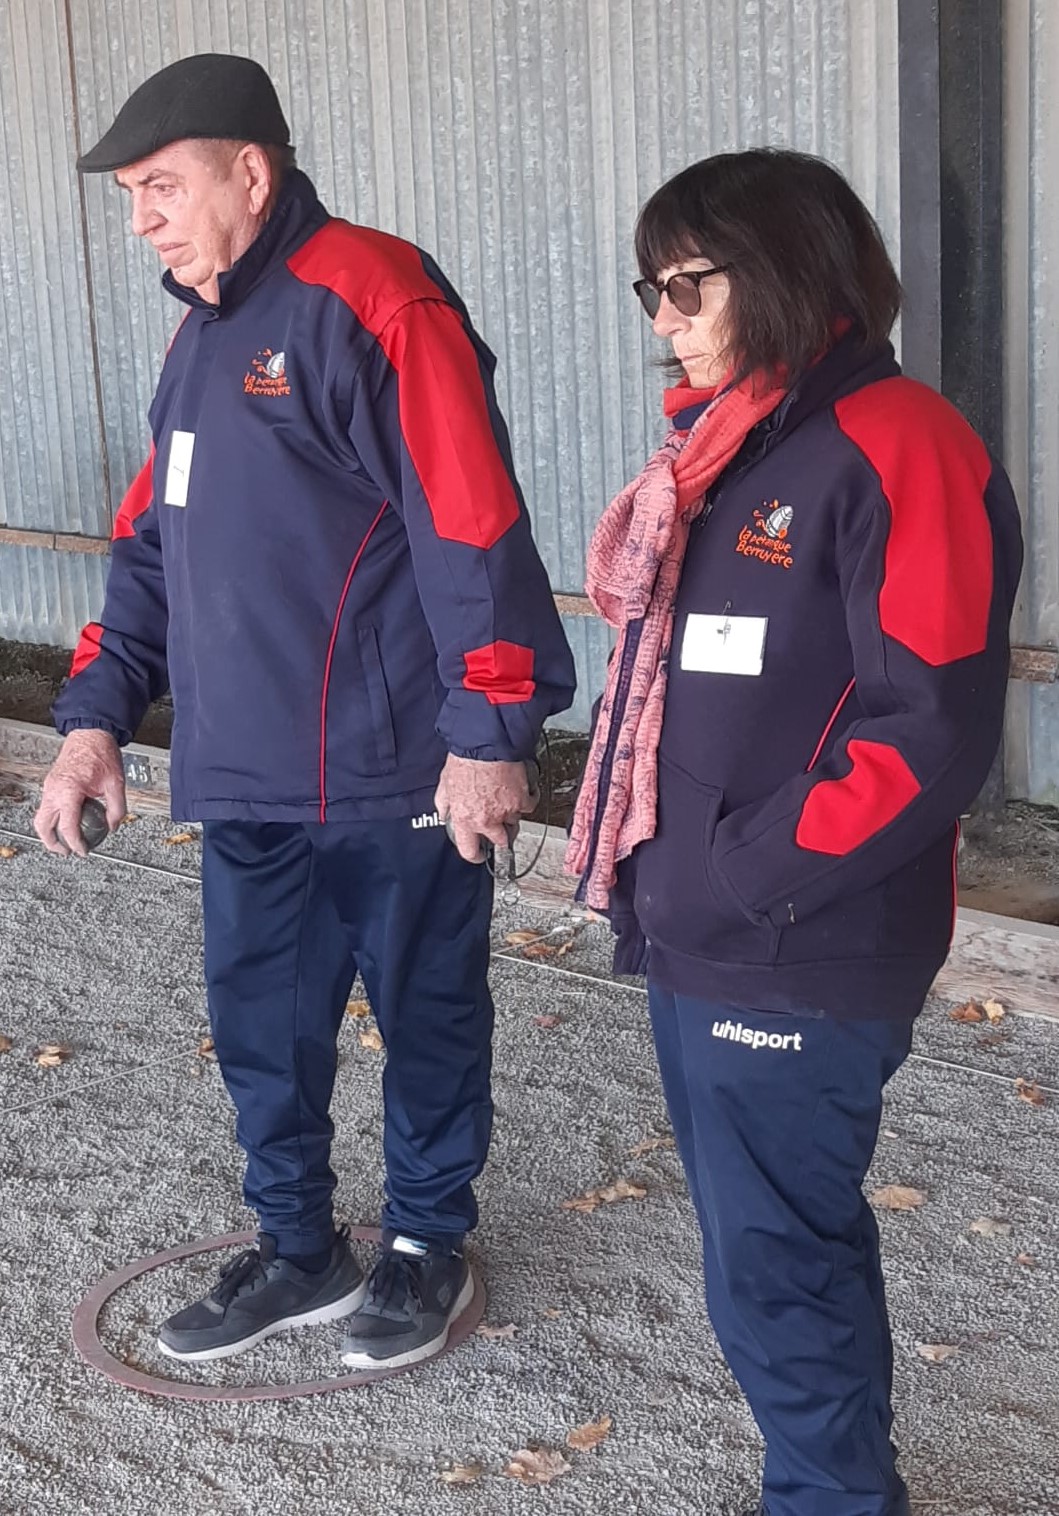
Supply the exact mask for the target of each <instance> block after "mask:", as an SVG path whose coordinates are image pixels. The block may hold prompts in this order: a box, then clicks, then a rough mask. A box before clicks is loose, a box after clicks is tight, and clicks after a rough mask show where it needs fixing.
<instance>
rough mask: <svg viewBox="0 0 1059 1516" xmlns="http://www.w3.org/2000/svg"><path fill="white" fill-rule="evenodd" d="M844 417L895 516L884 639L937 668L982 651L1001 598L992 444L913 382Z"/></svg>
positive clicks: (849, 400) (859, 399) (868, 394)
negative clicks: (990, 500)
mask: <svg viewBox="0 0 1059 1516" xmlns="http://www.w3.org/2000/svg"><path fill="white" fill-rule="evenodd" d="M835 415H836V417H837V419H838V424H839V426H840V427H841V428H842V430H843V431H844V432H845V434H846V436H847V437H849V438H850V440H851V441H852V442H854V443H856V445H857V447H859V448H860V450H861V452H862V453H863V454H864V456H865V457H866V458H867V459H868V461H869V462H870V463H871V464H872V466H873V467H874V468H875V470H876V472H877V473H878V475H879V479H880V481H881V483H882V488H883V493H884V494H885V496H886V500H887V503H888V504H889V507H890V536H889V540H888V542H887V545H886V565H885V575H884V579H883V584H882V588H881V590H880V592H879V621H880V624H881V626H882V629H883V631H884V632H885V633H886V635H887V636H888V637H892V638H894V640H895V641H897V642H900V643H901V644H902V645H903V646H904V647H907V648H909V649H910V650H911V651H912V652H913V653H915V654H917V656H918V657H920V658H922V659H923V661H924V662H925V663H929V664H932V665H933V666H935V667H937V666H938V665H940V664H943V663H953V662H955V661H956V659H958V658H967V657H970V656H971V655H972V654H975V653H980V652H982V650H983V649H984V648H985V645H986V636H987V631H988V625H989V609H990V604H991V602H992V598H993V533H992V528H991V526H990V522H989V516H988V512H987V510H986V506H985V500H984V498H983V497H984V492H985V488H986V485H987V484H988V482H989V476H990V474H991V473H992V462H991V460H990V457H989V453H988V452H987V450H986V447H985V444H984V443H983V442H982V440H981V438H980V437H978V435H977V434H976V433H975V432H974V431H973V430H972V429H971V427H970V426H968V424H967V422H966V421H965V420H964V419H963V417H962V416H961V415H960V413H959V412H958V411H957V410H956V409H955V408H954V407H953V406H951V405H950V404H949V403H948V401H947V400H945V399H943V398H942V396H941V395H939V394H937V393H936V391H934V390H932V389H929V388H928V387H927V386H926V385H924V384H917V383H916V382H915V381H914V380H911V379H903V378H901V379H884V380H883V381H882V382H881V383H879V384H870V385H867V386H866V387H865V388H864V389H861V390H857V391H856V393H855V394H852V395H848V396H847V397H846V398H845V399H844V400H840V401H839V402H838V403H837V405H836V406H835Z"/></svg>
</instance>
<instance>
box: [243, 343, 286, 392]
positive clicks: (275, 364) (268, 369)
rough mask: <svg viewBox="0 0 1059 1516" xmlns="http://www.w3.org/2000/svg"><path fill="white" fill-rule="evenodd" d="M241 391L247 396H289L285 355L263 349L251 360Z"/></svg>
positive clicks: (266, 348)
mask: <svg viewBox="0 0 1059 1516" xmlns="http://www.w3.org/2000/svg"><path fill="white" fill-rule="evenodd" d="M243 390H244V393H246V394H247V395H271V396H273V397H276V396H279V395H289V394H290V381H289V380H288V378H287V355H286V353H283V352H280V353H276V352H273V350H272V348H270V347H263V348H262V349H261V351H260V352H259V353H258V354H257V356H256V358H254V359H252V360H251V363H250V368H249V370H248V371H247V374H246V377H245V378H244V379H243Z"/></svg>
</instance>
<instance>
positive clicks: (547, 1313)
mask: <svg viewBox="0 0 1059 1516" xmlns="http://www.w3.org/2000/svg"><path fill="white" fill-rule="evenodd" d="M562 1314H563V1313H562V1311H560V1310H557V1309H556V1307H555V1306H554V1305H546V1306H545V1307H544V1310H543V1311H542V1312H541V1315H542V1316H543V1317H544V1318H545V1320H547V1321H558V1320H559V1317H560V1316H561V1315H562Z"/></svg>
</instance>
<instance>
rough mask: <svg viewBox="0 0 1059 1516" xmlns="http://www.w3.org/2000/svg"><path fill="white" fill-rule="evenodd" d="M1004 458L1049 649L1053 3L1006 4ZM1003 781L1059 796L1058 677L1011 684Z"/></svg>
mask: <svg viewBox="0 0 1059 1516" xmlns="http://www.w3.org/2000/svg"><path fill="white" fill-rule="evenodd" d="M1005 25H1006V29H1007V35H1006V37H1005V73H1006V77H1005V81H1004V83H1005V97H1006V105H1005V116H1006V134H1007V141H1006V161H1005V206H1004V225H1005V232H1006V237H1007V250H1006V264H1007V267H1006V275H1005V292H1004V297H1005V298H1004V304H1005V316H1006V325H1007V333H1006V336H1007V342H1006V349H1007V352H1006V360H1007V361H1006V373H1005V388H1006V409H1005V418H1004V432H1005V449H1004V451H1005V455H1006V462H1007V465H1008V468H1009V470H1010V472H1011V477H1012V482H1013V483H1014V485H1015V492H1016V494H1017V495H1018V497H1019V501H1020V502H1021V504H1022V508H1023V515H1024V519H1025V531H1026V568H1025V572H1024V573H1023V576H1022V588H1021V593H1020V596H1019V605H1018V610H1017V613H1016V622H1015V635H1016V638H1017V639H1018V640H1019V641H1023V642H1030V643H1043V644H1051V645H1052V646H1059V194H1057V193H1056V183H1055V152H1056V141H1057V134H1059V10H1057V9H1056V7H1055V5H1054V3H1053V0H1018V3H1017V4H1012V5H1008V6H1007V7H1006V8H1005ZM1007 768H1008V775H1007V778H1008V788H1009V790H1010V791H1011V793H1012V794H1014V795H1021V796H1024V797H1028V798H1029V799H1032V800H1037V801H1040V802H1042V803H1047V804H1052V805H1055V804H1059V685H1054V684H1053V685H1033V684H1029V685H1026V684H1023V685H1018V684H1016V685H1013V686H1012V689H1011V700H1010V705H1009V718H1008V731H1007Z"/></svg>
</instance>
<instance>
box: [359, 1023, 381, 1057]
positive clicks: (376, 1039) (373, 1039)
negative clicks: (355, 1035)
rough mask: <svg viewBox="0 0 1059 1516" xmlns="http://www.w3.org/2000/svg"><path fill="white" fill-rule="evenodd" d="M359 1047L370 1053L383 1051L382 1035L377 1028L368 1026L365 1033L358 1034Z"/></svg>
mask: <svg viewBox="0 0 1059 1516" xmlns="http://www.w3.org/2000/svg"><path fill="white" fill-rule="evenodd" d="M360 1045H361V1047H362V1048H368V1049H369V1051H370V1052H372V1053H381V1052H382V1049H383V1041H382V1033H381V1032H380V1031H379V1029H378V1027H375V1026H369V1027H368V1030H367V1031H366V1032H361V1034H360Z"/></svg>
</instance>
